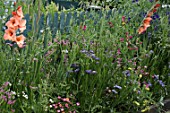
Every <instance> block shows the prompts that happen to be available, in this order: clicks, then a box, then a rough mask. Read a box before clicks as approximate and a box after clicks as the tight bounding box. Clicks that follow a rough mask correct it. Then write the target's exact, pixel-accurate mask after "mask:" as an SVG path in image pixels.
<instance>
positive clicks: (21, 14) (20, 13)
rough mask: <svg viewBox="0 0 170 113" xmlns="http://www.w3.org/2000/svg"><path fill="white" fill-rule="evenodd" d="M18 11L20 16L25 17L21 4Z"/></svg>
mask: <svg viewBox="0 0 170 113" xmlns="http://www.w3.org/2000/svg"><path fill="white" fill-rule="evenodd" d="M16 13H17V15H18V16H19V17H21V18H24V15H23V12H22V7H21V6H18V8H17V11H16Z"/></svg>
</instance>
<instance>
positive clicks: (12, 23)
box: [5, 17, 19, 30]
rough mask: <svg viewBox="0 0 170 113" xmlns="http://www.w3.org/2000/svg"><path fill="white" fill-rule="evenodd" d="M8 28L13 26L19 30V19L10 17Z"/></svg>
mask: <svg viewBox="0 0 170 113" xmlns="http://www.w3.org/2000/svg"><path fill="white" fill-rule="evenodd" d="M5 25H6V26H7V27H8V28H12V29H15V30H17V29H18V25H19V21H18V20H17V19H16V18H14V17H12V18H10V20H9V21H8V22H7V23H6V24H5Z"/></svg>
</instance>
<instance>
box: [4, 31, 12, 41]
mask: <svg viewBox="0 0 170 113" xmlns="http://www.w3.org/2000/svg"><path fill="white" fill-rule="evenodd" d="M11 39H12V38H11V36H9V35H8V34H7V33H5V34H4V40H11Z"/></svg>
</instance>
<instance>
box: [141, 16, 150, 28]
mask: <svg viewBox="0 0 170 113" xmlns="http://www.w3.org/2000/svg"><path fill="white" fill-rule="evenodd" d="M151 20H152V18H151V17H147V18H145V19H144V21H143V26H145V27H146V28H147V27H149V26H150V21H151Z"/></svg>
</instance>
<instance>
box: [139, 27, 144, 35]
mask: <svg viewBox="0 0 170 113" xmlns="http://www.w3.org/2000/svg"><path fill="white" fill-rule="evenodd" d="M144 31H146V27H145V26H141V27H140V28H139V29H138V33H139V34H141V33H143V32H144Z"/></svg>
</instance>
